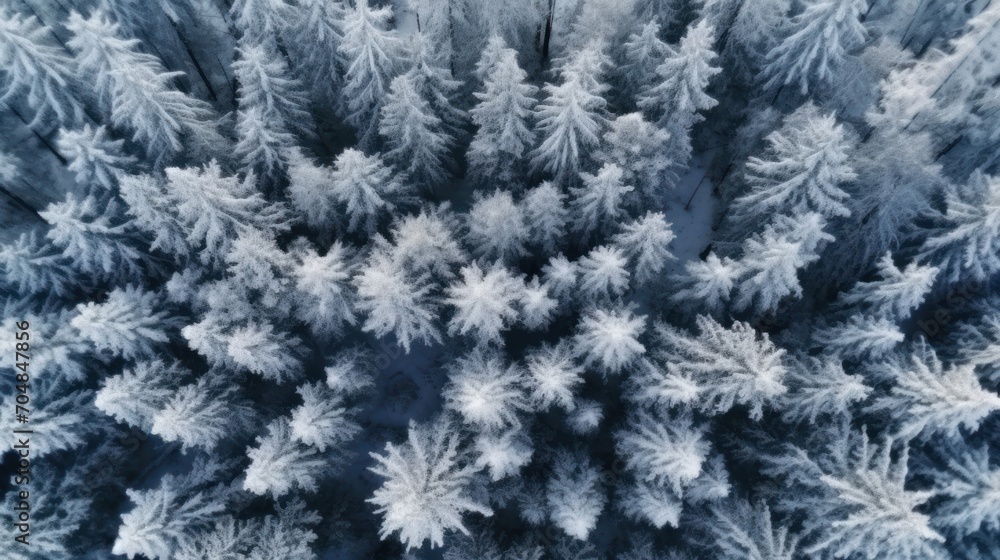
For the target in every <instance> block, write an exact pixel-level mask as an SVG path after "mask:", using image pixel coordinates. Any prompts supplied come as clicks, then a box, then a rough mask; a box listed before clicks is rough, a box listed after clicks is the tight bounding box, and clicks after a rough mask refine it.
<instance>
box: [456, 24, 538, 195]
mask: <svg viewBox="0 0 1000 560" xmlns="http://www.w3.org/2000/svg"><path fill="white" fill-rule="evenodd" d="M480 64H481V65H482V66H483V68H484V69H485V68H488V69H489V71H488V72H486V71H485V70H484V73H483V76H482V78H483V90H482V91H477V92H476V93H475V94H474V95H475V97H476V99H478V100H479V102H478V104H477V105H476V106H475V107H473V108H472V109H471V110H470V111H469V114H470V115H471V117H472V122H473V124H475V125H476V127H477V129H476V135H475V136H474V137H473V138H472V143H471V144H469V149H468V151H467V152H466V159H467V160H468V162H469V168H470V169H469V172H470V174H471V175H472V176H474V177H478V178H479V179H480V180H484V181H498V182H499V183H500V184H506V183H511V182H514V181H516V180H517V178H518V177H519V176H520V173H521V172H523V167H524V166H523V161H522V158H523V157H524V155H525V153H526V152H527V150H528V148H530V147H531V145H532V143H533V142H534V140H535V133H534V131H533V130H532V129H531V128H530V127H529V126H528V119H529V117H530V115H531V114H532V109H533V108H534V106H535V94H536V93H537V92H538V88H537V87H535V86H533V85H531V84H528V83H526V80H527V76H528V75H527V73H526V72H525V71H524V70H522V69H521V67H520V66H518V63H517V52H516V51H515V50H514V49H510V48H507V47H506V44H505V43H504V42H503V39H501V38H499V37H498V36H494V37H493V38H491V39H490V42H489V43H488V44H487V47H486V49H485V50H483V55H482V59H481V60H480Z"/></svg>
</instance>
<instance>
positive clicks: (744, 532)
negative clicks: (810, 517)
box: [698, 497, 799, 560]
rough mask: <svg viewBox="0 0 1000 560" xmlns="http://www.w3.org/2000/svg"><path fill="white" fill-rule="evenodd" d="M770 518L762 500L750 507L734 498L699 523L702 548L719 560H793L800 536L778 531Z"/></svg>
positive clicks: (786, 528)
mask: <svg viewBox="0 0 1000 560" xmlns="http://www.w3.org/2000/svg"><path fill="white" fill-rule="evenodd" d="M771 517H772V515H771V509H770V508H769V507H767V503H766V502H764V501H763V500H761V501H758V502H756V503H754V504H752V505H751V504H750V502H748V501H746V500H744V499H741V498H736V497H734V498H731V499H729V500H726V501H724V502H721V503H719V504H715V505H713V506H712V507H711V508H710V510H709V515H707V516H705V517H704V518H700V519H698V527H699V528H700V529H701V530H702V531H704V532H705V538H704V542H703V547H704V549H705V551H706V552H708V553H709V554H711V555H712V557H713V558H718V559H719V560H742V559H744V558H768V559H769V560H793V559H794V558H795V557H796V556H795V554H796V552H797V549H798V544H799V538H798V536H797V535H789V534H788V527H787V526H780V527H775V526H774V522H773V521H772V519H771Z"/></svg>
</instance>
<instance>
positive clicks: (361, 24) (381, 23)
mask: <svg viewBox="0 0 1000 560" xmlns="http://www.w3.org/2000/svg"><path fill="white" fill-rule="evenodd" d="M390 18H392V8H391V7H388V6H385V7H381V8H377V9H372V8H371V6H369V5H368V0H358V1H357V2H355V3H354V7H353V8H352V9H349V10H348V11H347V14H346V15H345V16H344V20H343V27H342V29H343V34H344V35H343V39H342V40H341V41H340V45H339V46H338V47H337V48H338V50H339V52H340V54H341V56H343V57H344V64H345V66H346V67H347V71H346V72H345V74H344V87H343V89H342V96H343V99H345V108H344V111H345V113H346V118H347V122H348V123H349V124H351V125H352V126H354V127H355V128H356V129H357V130H358V132H359V134H360V137H361V143H362V145H366V144H369V143H371V141H372V140H373V139H374V138H375V134H376V133H377V132H378V115H379V110H380V108H381V106H382V102H383V100H384V98H385V94H386V91H387V90H388V88H389V81H390V80H391V79H392V78H393V76H395V75H396V73H397V71H398V69H399V66H400V63H401V60H400V59H401V58H402V49H403V45H402V42H401V41H400V39H399V37H397V36H396V34H395V32H394V31H392V30H390V29H389V19H390Z"/></svg>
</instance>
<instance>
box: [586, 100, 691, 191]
mask: <svg viewBox="0 0 1000 560" xmlns="http://www.w3.org/2000/svg"><path fill="white" fill-rule="evenodd" d="M669 141H670V134H669V133H668V132H667V131H665V130H663V129H661V128H660V127H658V126H656V125H654V124H652V123H650V122H648V121H646V120H645V119H644V118H642V113H628V114H626V115H621V116H619V117H618V118H616V119H614V120H613V121H611V123H610V124H609V125H608V131H607V132H605V133H604V145H603V146H602V147H601V149H600V151H599V152H598V154H597V159H598V160H600V161H603V162H607V163H613V164H615V165H617V166H618V167H620V168H621V170H622V179H623V180H624V181H625V182H626V183H628V184H630V185H635V186H636V191H637V194H638V195H639V197H640V200H639V201H640V202H641V203H642V204H645V205H654V204H655V205H659V204H662V201H663V197H664V196H666V193H667V192H668V191H669V190H670V189H672V188H673V187H674V186H675V185H676V183H677V180H678V179H679V177H678V175H677V171H678V165H676V163H677V162H676V161H675V159H674V158H673V157H672V156H671V154H670V153H669V152H668V145H669Z"/></svg>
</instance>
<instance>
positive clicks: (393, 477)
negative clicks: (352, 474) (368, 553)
mask: <svg viewBox="0 0 1000 560" xmlns="http://www.w3.org/2000/svg"><path fill="white" fill-rule="evenodd" d="M370 455H371V457H372V458H373V459H375V461H376V465H375V466H373V467H370V469H369V470H371V471H372V472H373V473H375V474H377V475H379V476H380V477H382V478H383V479H384V480H383V482H382V485H381V486H380V487H379V488H378V489H376V490H375V494H374V496H372V497H371V498H369V499H368V501H369V502H371V503H373V504H375V505H376V506H377V509H376V510H375V513H378V514H381V515H382V516H383V518H382V526H381V528H380V529H379V537H380V538H382V539H383V540H384V539H385V538H386V537H388V536H389V535H392V534H393V533H396V532H397V531H398V532H399V540H400V541H401V542H402V543H403V545H404V546H405V547H406V548H407V550H409V549H411V548H420V547H421V546H423V544H424V541H427V540H429V541H430V544H431V548H434V547H439V546H441V545H442V544H444V535H445V532H446V531H452V530H458V531H460V532H462V533H463V534H466V535H467V534H469V531H468V529H466V528H465V525H464V524H463V523H462V514H463V513H465V512H474V513H479V514H482V515H485V516H491V515H493V511H492V510H491V509H490V508H489V507H487V506H486V505H485V504H482V503H480V502H478V501H476V500H475V499H474V498H472V496H470V495H469V486H470V484H471V483H472V478H473V475H474V474H475V473H476V472H477V471H479V468H480V467H478V466H475V465H471V464H469V462H468V460H467V458H466V457H465V454H464V453H463V452H461V451H460V450H459V438H458V434H457V433H456V432H455V431H454V430H453V429H452V428H451V427H450V426H448V425H447V424H445V423H443V422H442V423H438V424H431V425H417V424H414V423H412V422H411V423H410V430H409V436H408V439H407V441H406V443H404V444H402V445H400V446H395V445H393V444H392V443H386V445H385V454H384V455H380V454H377V453H370Z"/></svg>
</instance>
